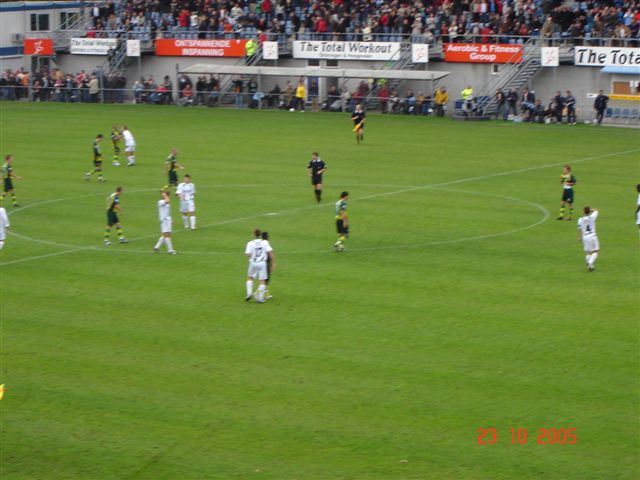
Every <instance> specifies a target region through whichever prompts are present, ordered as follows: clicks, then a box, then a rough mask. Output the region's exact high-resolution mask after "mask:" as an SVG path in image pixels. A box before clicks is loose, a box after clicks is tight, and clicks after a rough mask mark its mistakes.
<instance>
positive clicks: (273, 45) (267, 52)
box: [262, 42, 279, 60]
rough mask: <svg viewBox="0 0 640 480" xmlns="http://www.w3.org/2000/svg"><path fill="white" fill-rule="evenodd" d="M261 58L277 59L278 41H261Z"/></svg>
mask: <svg viewBox="0 0 640 480" xmlns="http://www.w3.org/2000/svg"><path fill="white" fill-rule="evenodd" d="M262 58H264V59H265V60H278V58H279V55H278V42H262Z"/></svg>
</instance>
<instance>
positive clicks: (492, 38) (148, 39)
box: [29, 14, 640, 54]
mask: <svg viewBox="0 0 640 480" xmlns="http://www.w3.org/2000/svg"><path fill="white" fill-rule="evenodd" d="M90 21H91V19H90V17H87V15H86V14H85V15H84V16H81V18H79V19H78V20H77V22H76V23H78V24H79V23H82V22H84V23H85V24H86V25H90ZM74 25H75V24H74ZM261 35H262V36H263V37H264V38H266V39H267V40H268V41H277V42H278V43H279V50H280V53H284V54H286V53H288V52H290V51H291V48H290V46H291V42H292V41H294V40H318V41H348V42H353V41H372V42H401V43H409V44H410V43H428V44H430V45H431V49H430V50H432V52H431V53H435V54H440V53H441V49H442V45H443V44H444V43H486V44H497V43H501V44H513V45H518V44H520V45H524V44H527V43H529V44H531V45H533V44H535V45H536V46H538V47H544V46H546V47H566V48H571V47H574V46H600V47H638V46H640V38H615V37H606V38H600V37H590V36H584V37H568V36H562V35H554V36H551V37H541V36H540V35H530V36H520V35H472V34H466V35H457V36H456V37H455V38H454V39H451V38H449V37H448V36H447V35H444V36H439V37H433V38H432V37H430V36H426V35H424V34H400V33H375V34H370V35H367V36H366V37H367V40H364V38H365V36H364V35H362V34H359V33H358V34H355V33H341V34H338V33H313V32H302V33H301V32H296V33H292V34H290V35H288V34H285V33H269V32H267V33H262V34H261ZM29 36H33V37H40V38H53V40H54V43H55V45H56V49H65V48H68V47H69V44H70V39H71V38H73V37H80V38H82V37H87V36H90V37H96V38H121V39H137V40H140V41H141V42H142V45H141V47H142V48H143V49H144V50H147V51H148V50H151V49H153V46H154V42H155V40H156V39H164V38H166V39H207V40H209V39H214V40H215V39H248V38H257V37H258V31H257V29H255V28H247V29H243V30H240V31H235V32H220V31H199V30H197V29H195V28H193V29H192V28H181V27H173V28H171V30H166V31H163V30H153V29H151V27H150V26H148V25H147V26H142V27H139V26H138V27H132V28H131V29H130V30H124V29H123V28H116V29H109V30H94V29H93V28H77V27H76V26H73V28H67V29H64V30H58V31H55V32H33V34H31V33H30V34H29Z"/></svg>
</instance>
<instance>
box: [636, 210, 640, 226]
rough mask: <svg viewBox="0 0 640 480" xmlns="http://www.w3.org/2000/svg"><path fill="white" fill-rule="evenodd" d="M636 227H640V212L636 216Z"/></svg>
mask: <svg viewBox="0 0 640 480" xmlns="http://www.w3.org/2000/svg"><path fill="white" fill-rule="evenodd" d="M636 225H640V212H638V213H637V214H636Z"/></svg>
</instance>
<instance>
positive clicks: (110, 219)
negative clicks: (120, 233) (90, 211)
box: [107, 210, 120, 227]
mask: <svg viewBox="0 0 640 480" xmlns="http://www.w3.org/2000/svg"><path fill="white" fill-rule="evenodd" d="M116 223H120V220H119V219H118V215H117V214H116V212H113V211H111V210H107V225H109V226H110V227H113V226H114V225H115V224H116Z"/></svg>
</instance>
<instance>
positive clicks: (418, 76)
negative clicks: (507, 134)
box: [180, 63, 449, 80]
mask: <svg viewBox="0 0 640 480" xmlns="http://www.w3.org/2000/svg"><path fill="white" fill-rule="evenodd" d="M180 73H190V74H196V75H198V74H207V75H209V74H222V75H271V76H279V77H308V76H311V77H334V78H387V79H389V78H397V79H401V80H439V79H441V78H443V77H446V76H447V75H449V72H440V71H433V70H375V69H358V68H353V69H352V68H327V67H299V68H296V67H265V66H258V67H254V66H245V65H212V64H208V63H196V64H195V65H192V66H190V67H186V68H183V69H180Z"/></svg>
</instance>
